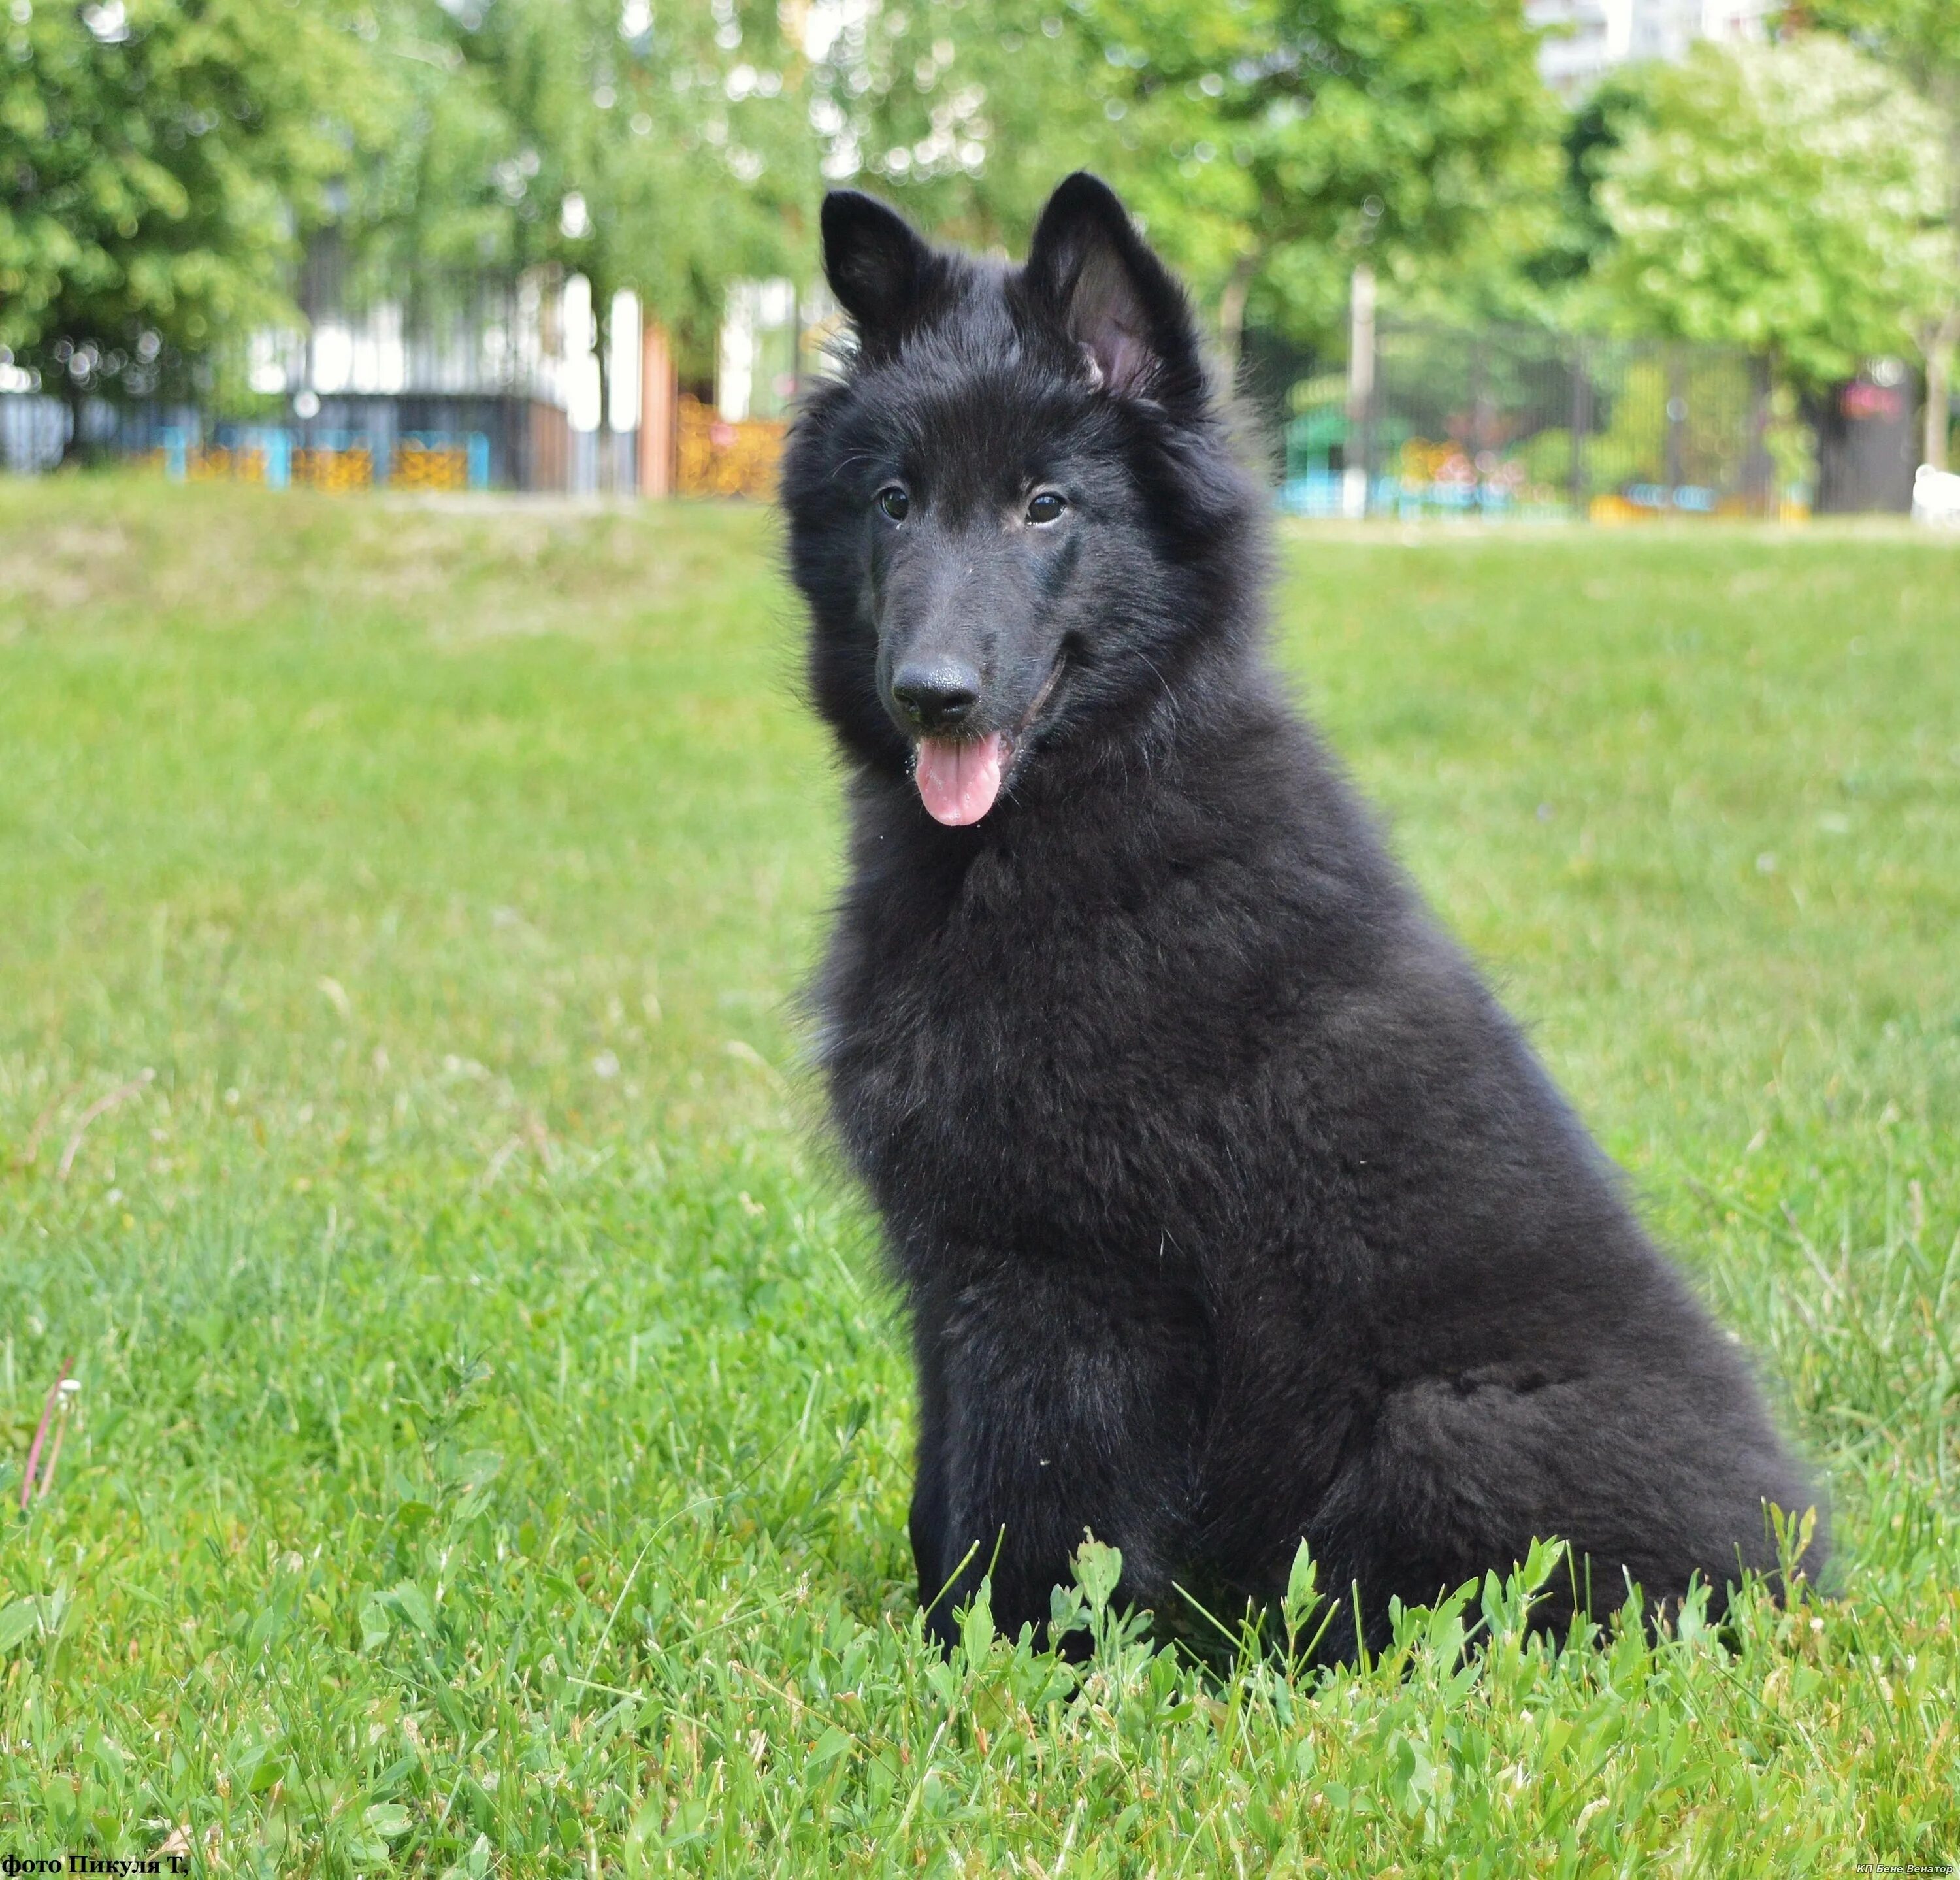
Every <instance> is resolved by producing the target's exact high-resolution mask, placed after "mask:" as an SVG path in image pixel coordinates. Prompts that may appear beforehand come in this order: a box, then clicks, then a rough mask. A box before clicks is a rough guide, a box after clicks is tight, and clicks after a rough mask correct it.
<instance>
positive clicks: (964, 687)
mask: <svg viewBox="0 0 1960 1880" xmlns="http://www.w3.org/2000/svg"><path fill="white" fill-rule="evenodd" d="M892 696H893V698H895V699H897V700H898V702H899V710H900V711H901V712H904V713H905V716H906V717H907V718H908V719H911V720H912V722H913V723H914V724H915V725H917V726H918V728H919V729H920V730H921V731H924V732H925V733H926V734H928V736H930V735H931V734H932V733H934V731H956V730H957V729H958V728H959V726H961V725H963V724H965V723H966V720H967V719H968V718H969V717H970V716H971V715H972V711H973V708H974V706H976V705H978V703H980V675H979V674H978V673H977V672H975V671H974V670H973V668H972V667H971V666H969V665H967V664H966V663H965V662H964V661H961V660H957V659H908V660H907V661H905V664H903V665H902V666H901V667H900V668H899V671H898V676H897V677H896V678H895V679H893V681H892Z"/></svg>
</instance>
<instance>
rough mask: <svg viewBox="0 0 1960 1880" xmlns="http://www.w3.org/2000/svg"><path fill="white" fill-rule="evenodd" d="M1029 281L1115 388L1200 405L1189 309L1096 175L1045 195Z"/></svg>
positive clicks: (1199, 369) (1081, 175) (1081, 176)
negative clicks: (1183, 399)
mask: <svg viewBox="0 0 1960 1880" xmlns="http://www.w3.org/2000/svg"><path fill="white" fill-rule="evenodd" d="M1026 279H1027V282H1028V285H1029V288H1031V289H1032V290H1033V293H1034V295H1036V298H1038V299H1039V301H1042V303H1043V304H1045V306H1046V307H1047V308H1048V311H1050V312H1052V314H1054V315H1055V316H1056V317H1058V318H1059V319H1060V320H1061V324H1062V326H1063V328H1064V330H1065V331H1066V332H1067V333H1068V336H1069V337H1070V338H1071V339H1073V340H1074V341H1075V343H1077V345H1078V346H1080V347H1081V349H1082V351H1083V357H1084V358H1085V359H1086V360H1087V362H1088V365H1089V367H1090V371H1091V372H1092V374H1093V375H1094V376H1095V377H1096V378H1097V379H1098V380H1099V382H1100V383H1102V384H1104V385H1106V386H1107V387H1109V389H1110V390H1112V391H1113V392H1115V393H1117V394H1119V395H1120V396H1122V397H1131V398H1138V397H1148V398H1154V399H1157V400H1159V401H1160V402H1163V403H1169V402H1173V401H1175V400H1179V399H1180V398H1191V397H1197V398H1202V397H1203V395H1204V368H1203V364H1202V361H1201V357H1200V355H1199V351H1198V334H1197V330H1196V328H1195V326H1194V325H1193V323H1192V317H1191V307H1190V304H1189V303H1188V301H1186V300H1185V298H1184V292H1183V290H1182V288H1180V287H1179V285H1178V284H1177V282H1176V281H1174V280H1173V279H1172V278H1171V276H1170V272H1169V269H1166V267H1165V266H1164V264H1163V263H1162V262H1161V261H1160V260H1158V259H1157V257H1156V256H1155V255H1154V254H1153V253H1151V252H1150V249H1149V247H1147V245H1146V244H1144V241H1143V240H1142V239H1141V237H1139V236H1138V234H1137V231H1136V229H1135V228H1134V226H1133V225H1131V221H1130V218H1129V215H1128V212H1127V211H1126V210H1125V209H1124V207H1123V205H1122V202H1119V201H1118V199H1117V196H1116V193H1115V191H1114V190H1112V189H1111V188H1110V187H1109V184H1108V183H1105V182H1103V180H1102V179H1101V178H1100V177H1093V176H1091V175H1090V174H1089V173H1088V171H1087V170H1077V172H1076V173H1075V174H1074V175H1073V176H1072V177H1068V179H1066V180H1064V182H1063V183H1061V185H1060V186H1058V188H1057V189H1056V190H1055V193H1054V195H1052V196H1050V197H1049V198H1048V206H1047V207H1046V208H1045V209H1043V210H1042V214H1041V220H1040V221H1039V223H1038V224H1036V228H1035V236H1034V240H1033V242H1032V243H1031V244H1029V249H1028V265H1027V270H1026Z"/></svg>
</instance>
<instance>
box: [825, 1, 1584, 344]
mask: <svg viewBox="0 0 1960 1880" xmlns="http://www.w3.org/2000/svg"><path fill="white" fill-rule="evenodd" d="M840 55H841V56H843V57H845V59H847V60H848V61H849V64H848V75H849V78H850V83H849V85H848V88H847V89H848V90H849V91H851V93H852V94H854V95H856V96H858V97H861V98H862V99H863V100H864V101H865V102H864V105H863V106H862V107H861V110H860V111H859V113H858V117H857V118H856V119H854V120H853V135H854V141H855V143H856V145H857V146H858V148H861V151H862V153H863V155H864V157H865V158H866V160H867V167H868V169H869V170H870V173H871V174H873V176H877V177H881V178H883V179H884V180H886V181H888V182H889V183H890V184H891V185H892V186H893V190H894V193H896V194H898V195H899V196H900V198H901V199H903V198H904V197H905V196H908V195H912V196H916V198H917V199H918V201H919V202H921V205H922V206H924V209H925V212H926V213H927V215H928V219H937V218H940V217H942V216H943V218H944V220H945V221H946V222H947V225H948V226H949V227H950V228H955V229H957V230H959V231H965V232H970V233H972V234H976V235H979V236H981V237H983V238H987V237H991V238H992V239H995V240H1001V239H1007V240H1010V241H1020V240H1021V239H1023V238H1024V237H1025V235H1026V230H1027V228H1028V226H1029V225H1030V223H1031V222H1032V219H1033V215H1034V213H1035V212H1036V210H1037V209H1039V206H1040V202H1041V201H1042V198H1043V196H1045V193H1046V191H1047V190H1048V188H1050V187H1052V185H1053V183H1054V182H1055V180H1056V179H1057V178H1058V177H1059V176H1060V174H1061V173H1062V171H1063V170H1065V169H1066V168H1068V167H1070V166H1071V164H1077V163H1083V164H1093V166H1094V167H1097V168H1099V169H1100V170H1102V171H1103V174H1105V175H1106V177H1108V178H1109V180H1110V181H1111V182H1112V183H1114V184H1115V186H1117V187H1118V189H1119V190H1122V192H1123V193H1124V194H1125V198H1126V199H1127V200H1128V202H1129V203H1130V205H1131V207H1132V208H1133V209H1135V210H1136V211H1137V212H1138V214H1139V215H1141V217H1142V218H1143V220H1144V223H1145V225H1147V228H1148V229H1149V231H1150V236H1151V238H1152V240H1153V241H1155V242H1157V244H1159V245H1160V247H1162V248H1163V251H1164V252H1165V253H1166V254H1167V255H1168V256H1169V257H1170V258H1171V259H1172V260H1173V261H1174V262H1175V263H1176V264H1177V265H1178V266H1179V267H1180V268H1182V269H1183V270H1184V271H1185V273H1186V274H1187V276H1188V277H1189V279H1190V280H1191V282H1192V285H1193V286H1194V288H1195V289H1196V291H1197V293H1198V298H1199V300H1200V301H1201V303H1202V304H1204V305H1205V306H1207V307H1209V308H1215V309H1218V310H1220V317H1221V320H1222V323H1223V325H1224V326H1225V327H1227V330H1228V332H1236V327H1237V324H1238V323H1239V320H1241V319H1242V318H1243V314H1244V311H1245V309H1246V304H1247V301H1248V297H1250V298H1251V304H1252V307H1253V309H1254V311H1255V312H1257V313H1258V314H1259V316H1260V317H1262V319H1264V320H1266V321H1267V322H1268V323H1271V324H1273V325H1274V326H1277V327H1281V328H1282V329H1284V330H1287V331H1288V332H1290V333H1293V334H1295V335H1297V336H1300V337H1302V338H1312V337H1321V338H1325V337H1326V336H1328V335H1329V334H1330V333H1333V332H1335V330H1338V328H1339V327H1340V324H1341V319H1342V317H1343V309H1344V307H1345V304H1346V299H1347V293H1348V276H1349V273H1350V272H1351V269H1352V268H1353V267H1354V265H1355V264H1356V263H1358V262H1362V261H1367V262H1370V263H1372V264H1373V265H1374V266H1376V268H1377V269H1379V270H1380V271H1381V272H1383V273H1385V274H1386V275H1389V276H1392V277H1393V278H1394V279H1395V280H1396V281H1398V282H1401V283H1402V285H1403V286H1404V287H1405V288H1406V289H1408V290H1411V291H1413V290H1414V288H1415V287H1416V286H1417V285H1418V284H1420V283H1421V282H1425V281H1427V282H1434V281H1435V280H1436V279H1438V278H1439V277H1440V276H1443V275H1444V274H1446V273H1450V274H1453V275H1456V276H1462V274H1463V273H1464V272H1465V270H1466V269H1467V270H1468V271H1469V272H1473V273H1474V272H1475V271H1476V270H1477V269H1478V266H1480V265H1481V261H1482V260H1484V259H1487V258H1488V257H1494V256H1495V255H1496V254H1497V253H1499V252H1500V250H1501V249H1502V248H1503V246H1504V245H1505V244H1507V243H1510V242H1514V241H1516V240H1517V239H1519V235H1520V231H1521V229H1523V228H1524V227H1525V226H1526V225H1527V224H1528V223H1529V222H1530V221H1531V220H1532V218H1535V217H1536V216H1538V215H1540V214H1541V213H1542V208H1543V206H1544V204H1545V202H1546V201H1547V200H1548V185H1549V183H1550V180H1551V177H1552V175H1553V174H1554V167H1555V155H1554V151H1555V145H1554V137H1555V127H1556V123H1557V110H1556V107H1555V105H1554V102H1553V100H1551V97H1549V95H1548V94H1547V93H1546V92H1545V89H1544V88H1543V86H1542V84H1540V83H1539V81H1538V74H1537V70H1536V67H1535V63H1534V55H1535V37H1534V36H1533V34H1532V33H1531V32H1530V30H1529V29H1528V28H1527V27H1526V26H1525V24H1524V22H1523V18H1522V16H1521V15H1520V14H1519V11H1518V9H1517V8H1516V6H1515V5H1511V4H1509V0H1474V4H1467V5H1466V4H1464V3H1463V0H1412V4H1404V5H1396V6H1385V5H1381V4H1379V0H1252V4H1238V3H1236V0H1233V3H1232V4H1227V3H1226V0H1208V3H1207V4H1204V5H1192V4H1191V3H1190V0H1141V3H1138V0H1122V4H1120V5H1118V4H1109V5H1105V4H1103V0H1072V4H1070V5H1047V4H1045V0H961V3H959V4H955V3H954V0H927V3H926V4H923V5H917V6H907V7H905V8H897V7H895V6H893V7H888V8H886V9H885V10H884V11H877V10H873V12H872V13H871V14H870V16H869V18H868V19H867V21H865V23H864V24H863V26H862V27H861V28H860V29H859V30H858V31H857V32H856V33H855V34H854V36H853V37H850V38H849V39H848V40H845V42H844V43H842V46H840ZM1519 218H1524V219H1523V221H1520V220H1519Z"/></svg>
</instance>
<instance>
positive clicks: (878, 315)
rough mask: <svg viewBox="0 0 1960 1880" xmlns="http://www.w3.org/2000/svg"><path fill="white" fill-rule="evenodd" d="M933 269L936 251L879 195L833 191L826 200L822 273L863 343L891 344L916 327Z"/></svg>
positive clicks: (824, 204) (824, 202)
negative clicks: (906, 329) (908, 329)
mask: <svg viewBox="0 0 1960 1880" xmlns="http://www.w3.org/2000/svg"><path fill="white" fill-rule="evenodd" d="M931 267H932V250H931V249H930V248H928V247H927V246H926V245H925V244H924V242H922V241H920V239H919V238H918V235H917V234H915V233H914V232H913V230H912V225H911V224H910V223H909V222H908V221H906V220H905V218H904V217H903V216H902V215H899V213H898V212H896V210H893V209H887V208H886V206H885V205H884V204H883V202H880V201H879V200H878V199H877V197H876V196H866V195H864V193H862V192H861V191H860V190H832V191H831V193H829V195H828V196H826V197H825V198H824V199H823V272H824V274H825V276H826V279H828V280H829V282H830V291H831V292H832V293H833V294H835V295H836V296H837V298H838V304H839V305H841V306H842V307H843V309H844V311H845V312H846V313H847V314H849V315H850V316H851V319H852V320H853V321H854V323H856V326H857V328H858V338H859V340H860V342H861V343H862V344H864V345H865V346H869V347H871V348H873V349H878V348H880V347H881V346H885V345H889V344H890V343H894V342H896V340H897V339H898V338H899V335H900V334H901V333H903V332H904V330H905V328H906V327H909V326H911V325H912V324H913V323H914V322H915V320H916V318H917V316H918V311H919V307H920V304H921V301H923V300H924V297H925V291H926V285H927V279H928V275H929V273H930V272H931Z"/></svg>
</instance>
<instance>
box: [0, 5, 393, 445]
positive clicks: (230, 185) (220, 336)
mask: <svg viewBox="0 0 1960 1880" xmlns="http://www.w3.org/2000/svg"><path fill="white" fill-rule="evenodd" d="M358 23H359V21H358V15H357V14H353V13H352V12H342V11H339V10H338V9H337V8H333V7H331V6H329V5H323V4H317V5H310V6H308V7H306V8H295V7H288V6H272V5H265V4H263V0H99V3H98V4H91V5H81V6H74V5H49V4H46V3H45V0H43V4H42V5H38V6H37V5H33V4H32V3H31V0H14V4H13V5H12V6H11V8H10V10H9V12H8V18H7V21H6V23H5V24H4V25H3V26H0V346H5V347H6V348H8V349H9V350H10V351H11V355H12V356H13V358H14V361H15V362H17V363H18V365H22V366H24V367H27V368H32V369H33V370H36V371H39V372H40V374H41V377H42V381H43V385H44V386H45V387H46V388H47V389H48V390H53V391H58V392H59V393H60V394H62V395H63V396H65V397H66V398H67V399H68V400H69V402H70V404H71V406H72V407H77V408H78V406H79V402H80V400H81V399H82V398H83V397H85V396H87V395H88V394H108V395H112V396H113V395H119V394H121V395H129V396H140V395H143V394H148V393H152V392H156V391H159V390H170V389H173V388H177V389H188V387H189V385H190V384H191V383H192V380H193V378H195V377H196V375H197V374H198V373H199V371H200V369H201V368H205V367H206V366H207V365H208V362H211V361H212V359H213V358H215V357H216V356H218V349H219V347H220V346H221V342H223V341H224V339H226V338H227V337H228V336H231V335H233V334H235V333H238V332H240V331H242V330H243V329H244V328H245V327H247V326H249V325H252V324H256V323H278V322H281V321H282V320H290V319H291V317H292V316H291V305H290V302H289V301H288V296H287V285H288V279H289V272H290V264H291V262H292V260H293V259H294V256H295V254H296V252H297V241H298V236H299V235H300V234H301V232H302V231H304V228H306V227H307V225H310V223H311V222H313V221H316V220H317V219H318V218H320V216H321V215H324V214H325V213H326V212H327V201H326V197H327V189H328V186H329V183H331V182H332V181H333V179H335V178H336V177H339V176H340V175H341V174H343V173H344V172H345V170H347V169H348V167H349V162H350V152H351V151H352V150H353V149H354V148H355V146H356V145H358V143H359V142H361V139H362V138H363V136H364V135H365V134H366V133H368V132H371V130H372V129H374V125H373V123H372V121H371V113H370V112H369V110H368V106H367V103H366V95H367V94H366V93H365V92H364V88H362V87H361V85H360V84H358V82H356V81H355V75H356V74H357V73H358V71H359V69H360V68H361V63H362V60H361V43H360V41H359V40H358V37H356V35H355V31H354V30H352V29H353V28H354V27H355V26H357V25H358ZM71 448H74V445H73V442H72V443H71Z"/></svg>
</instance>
